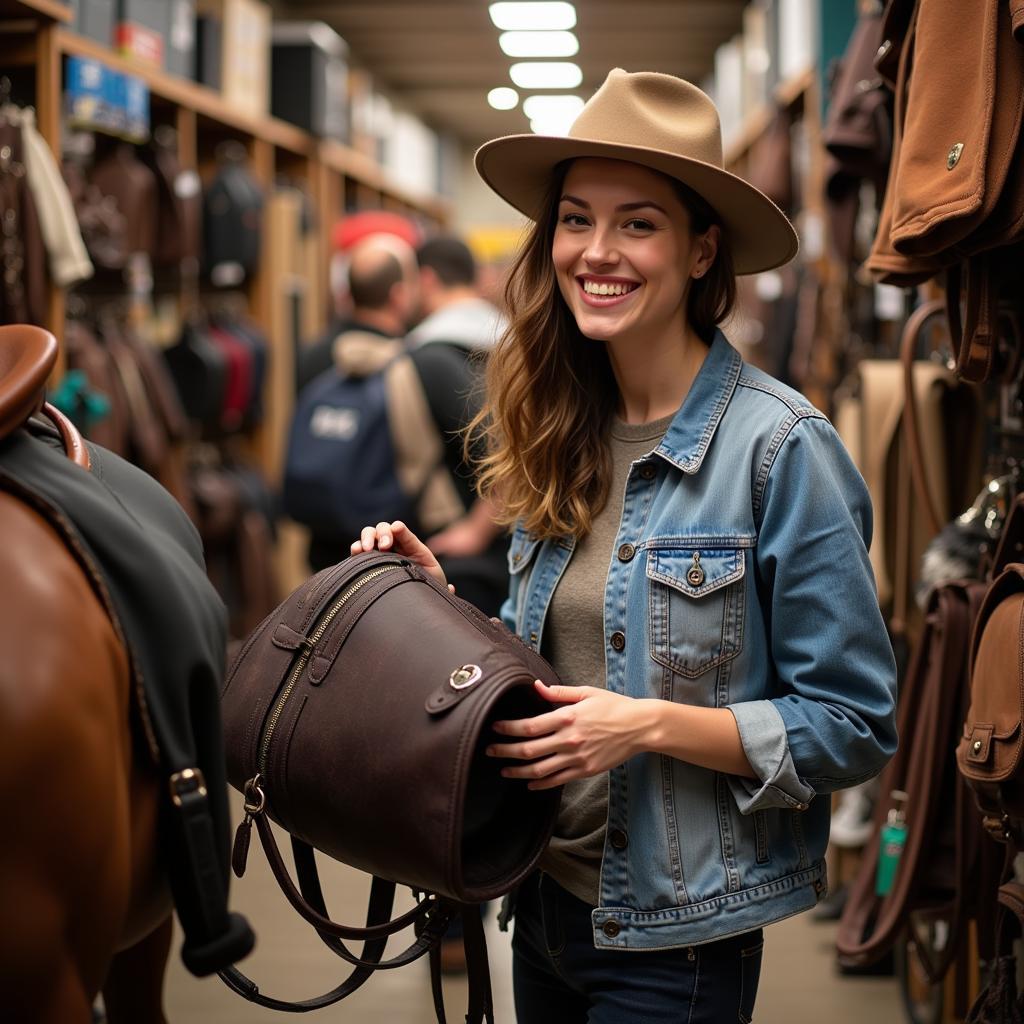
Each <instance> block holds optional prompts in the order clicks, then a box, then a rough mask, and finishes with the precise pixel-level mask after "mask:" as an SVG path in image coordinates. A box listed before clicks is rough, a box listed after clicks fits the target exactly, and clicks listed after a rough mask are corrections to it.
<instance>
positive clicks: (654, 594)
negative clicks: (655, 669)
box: [647, 545, 746, 679]
mask: <svg viewBox="0 0 1024 1024" xmlns="http://www.w3.org/2000/svg"><path fill="white" fill-rule="evenodd" d="M744 555H745V552H744V549H743V548H710V547H708V548H705V547H699V546H696V545H695V546H693V547H678V548H654V549H652V550H651V551H650V552H649V555H648V559H647V577H648V579H649V581H650V587H649V589H650V611H651V657H652V658H653V659H654V660H655V661H656V662H658V663H659V664H661V665H664V666H665V667H666V668H670V669H671V670H672V671H673V672H677V673H679V674H680V675H682V676H686V677H688V678H690V679H695V678H696V677H697V676H699V675H702V674H703V673H705V672H707V671H709V670H710V669H712V668H715V667H716V666H718V665H721V664H722V663H723V662H726V661H729V660H730V659H732V658H735V657H736V655H737V654H739V652H740V649H741V648H742V646H743V609H744V601H745V592H744V587H745V581H744V575H745V572H746V569H745V557H744Z"/></svg>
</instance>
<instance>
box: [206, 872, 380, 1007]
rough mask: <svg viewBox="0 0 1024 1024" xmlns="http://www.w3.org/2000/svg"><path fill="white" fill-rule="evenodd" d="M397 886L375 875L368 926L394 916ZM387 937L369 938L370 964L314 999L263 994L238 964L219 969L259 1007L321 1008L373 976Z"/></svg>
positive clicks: (233, 987)
mask: <svg viewBox="0 0 1024 1024" xmlns="http://www.w3.org/2000/svg"><path fill="white" fill-rule="evenodd" d="M394 892H395V890H394V886H393V885H390V884H389V883H386V882H384V881H383V880H382V879H379V878H375V879H374V880H373V885H372V887H371V889H370V901H369V906H368V908H367V912H366V924H367V926H368V927H370V926H373V925H377V924H380V923H382V922H383V921H386V920H387V919H388V918H389V917H390V916H391V907H392V901H393V897H394ZM386 944H387V939H375V940H373V941H368V942H367V943H366V944H365V946H364V947H363V957H362V959H364V960H366V961H368V963H367V964H366V965H364V966H361V967H356V968H355V969H354V970H353V971H352V973H351V974H350V975H349V976H348V977H347V978H346V979H345V980H344V981H343V982H342V983H341V984H340V985H338V986H337V987H335V988H333V989H331V990H330V991H329V992H325V993H324V994H323V995H320V996H314V997H313V998H311V999H302V1000H295V1001H289V1000H286V999H277V998H275V997H274V996H268V995H264V994H263V993H262V992H260V990H259V986H258V985H257V984H256V983H255V982H254V981H252V979H251V978H249V977H247V976H246V975H245V974H243V973H242V972H241V971H240V970H239V969H238V968H237V967H228V968H226V969H225V970H223V971H219V972H218V974H219V976H220V979H221V981H223V982H224V984H225V985H227V986H228V988H230V989H231V990H232V991H233V992H235V993H237V994H238V995H240V996H242V997H243V998H244V999H248V1000H249V1002H251V1003H256V1004H257V1005H258V1006H265V1007H267V1008H268V1009H271V1010H280V1011H283V1012H286V1013H288V1012H290V1013H305V1012H307V1011H309V1010H319V1009H322V1008H323V1007H325V1006H331V1005H333V1004H334V1003H337V1002H340V1001H341V1000H342V999H344V998H345V997H346V996H349V995H351V994H352V993H353V992H355V991H356V989H358V988H359V987H360V986H361V985H362V984H363V983H364V982H365V981H366V980H367V979H368V978H370V977H372V975H373V967H371V966H370V965H369V964H370V963H372V962H373V961H374V960H380V957H381V956H382V955H383V953H384V947H385V945H386Z"/></svg>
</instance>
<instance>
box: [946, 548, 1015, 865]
mask: <svg viewBox="0 0 1024 1024" xmlns="http://www.w3.org/2000/svg"><path fill="white" fill-rule="evenodd" d="M1022 638H1024V565H1022V564H1021V563H1019V562H1013V563H1011V564H1009V565H1007V566H1006V568H1005V570H1004V571H1003V572H1002V573H1001V574H1000V575H999V576H998V577H997V578H996V580H995V581H994V582H993V583H992V586H991V587H990V588H989V590H988V592H987V593H986V594H985V601H984V603H983V604H982V607H981V612H980V614H979V616H978V621H977V624H976V626H975V631H974V637H973V641H972V645H971V647H972V649H971V663H972V664H971V703H970V707H969V708H968V711H967V716H966V718H965V720H964V726H963V735H962V737H961V738H960V742H959V744H958V745H957V749H956V760H957V765H958V767H959V768H960V773H961V775H963V777H964V778H965V779H966V780H967V784H968V785H969V786H970V788H971V790H972V791H973V793H974V798H975V800H976V801H977V804H978V807H979V809H980V810H981V813H982V823H983V825H984V827H985V830H986V831H987V832H988V833H989V835H991V836H992V838H994V839H997V840H999V841H1000V842H1004V843H1008V844H1010V845H1011V846H1012V847H1014V848H1015V849H1021V848H1024V646H1022V645H1024V639H1022Z"/></svg>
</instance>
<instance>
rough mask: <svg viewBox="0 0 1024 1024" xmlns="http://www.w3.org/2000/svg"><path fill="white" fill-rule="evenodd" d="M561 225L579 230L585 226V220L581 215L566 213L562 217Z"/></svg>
mask: <svg viewBox="0 0 1024 1024" xmlns="http://www.w3.org/2000/svg"><path fill="white" fill-rule="evenodd" d="M561 223H562V224H569V225H571V226H572V227H576V228H581V227H586V226H587V218H586V217H584V216H583V214H581V213H566V214H563V215H562V219H561Z"/></svg>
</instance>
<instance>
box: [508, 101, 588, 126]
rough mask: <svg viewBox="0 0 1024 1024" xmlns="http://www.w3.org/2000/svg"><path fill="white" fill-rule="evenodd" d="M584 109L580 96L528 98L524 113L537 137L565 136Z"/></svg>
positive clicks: (524, 102)
mask: <svg viewBox="0 0 1024 1024" xmlns="http://www.w3.org/2000/svg"><path fill="white" fill-rule="evenodd" d="M582 109H583V100H581V99H580V98H579V96H527V97H526V99H525V100H523V113H524V114H526V116H527V117H528V118H529V119H530V129H531V131H533V132H535V133H536V134H537V135H565V134H566V132H568V130H569V126H570V125H571V124H572V123H573V121H575V120H576V116H577V115H578V114H579V112H580V111H581V110H582Z"/></svg>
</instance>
